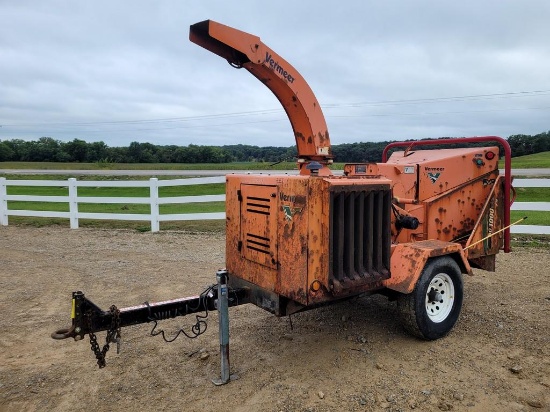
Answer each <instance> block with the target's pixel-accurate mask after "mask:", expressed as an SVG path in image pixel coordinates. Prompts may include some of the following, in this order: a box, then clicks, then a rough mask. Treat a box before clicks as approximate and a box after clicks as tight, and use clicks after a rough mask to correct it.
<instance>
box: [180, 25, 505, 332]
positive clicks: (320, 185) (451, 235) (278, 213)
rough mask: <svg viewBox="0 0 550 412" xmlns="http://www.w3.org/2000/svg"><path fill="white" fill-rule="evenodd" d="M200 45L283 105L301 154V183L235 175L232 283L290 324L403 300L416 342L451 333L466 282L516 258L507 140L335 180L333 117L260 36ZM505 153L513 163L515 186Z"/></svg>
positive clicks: (395, 161)
mask: <svg viewBox="0 0 550 412" xmlns="http://www.w3.org/2000/svg"><path fill="white" fill-rule="evenodd" d="M190 40H191V41H193V42H194V43H197V44H198V45H200V46H202V47H204V48H206V49H208V50H210V51H211V52H213V53H215V54H217V55H219V56H221V57H223V58H225V59H226V60H228V61H229V63H230V64H231V65H232V66H235V67H239V68H241V67H242V68H245V69H246V70H248V71H249V72H250V73H252V75H254V76H255V77H256V78H258V79H259V80H260V81H261V82H262V83H264V84H265V86H267V87H268V88H269V89H270V90H271V91H272V92H273V93H274V94H275V96H277V98H278V99H279V101H280V102H281V104H282V106H283V107H284V109H285V111H286V113H287V115H288V117H289V119H290V122H291V125H292V129H293V131H294V135H295V138H296V144H297V149H298V168H299V175H276V174H249V175H228V177H227V188H226V219H227V248H226V255H227V258H226V265H227V270H228V273H229V276H228V279H229V281H228V282H229V285H231V286H232V287H235V288H248V289H249V291H250V300H251V302H252V303H254V304H256V305H258V306H260V307H262V308H264V309H266V310H268V311H270V312H272V313H274V314H276V315H278V316H282V315H288V314H292V313H295V312H297V311H300V310H304V309H308V308H311V307H315V306H318V305H321V304H326V303H328V302H332V301H336V300H339V299H342V298H346V297H349V296H354V295H357V294H361V293H365V292H381V293H384V294H387V295H388V296H390V297H393V298H395V299H397V300H398V307H399V308H400V313H401V315H402V319H403V320H404V324H405V326H406V327H407V329H409V330H410V331H411V332H413V333H414V334H416V335H417V336H420V337H422V338H425V339H436V338H439V337H441V336H443V335H445V334H446V333H447V332H448V331H449V330H450V329H451V328H452V327H453V325H454V323H455V321H456V319H457V318H458V313H459V312H460V308H461V305H462V289H463V284H462V276H461V275H462V274H471V273H472V267H479V268H483V269H486V270H493V271H494V270H495V255H496V254H497V253H498V252H499V251H500V250H501V249H502V248H503V246H505V249H509V246H508V245H509V243H508V242H509V240H508V236H509V233H508V231H507V230H504V231H500V232H498V231H499V230H500V229H502V228H504V227H505V226H507V225H508V224H509V207H510V200H509V191H510V189H511V186H510V174H509V157H510V152H509V146H508V144H507V142H506V141H505V140H503V139H501V138H498V137H484V138H467V139H452V143H463V144H464V143H470V142H480V141H482V142H485V141H487V142H489V143H490V144H489V145H488V146H486V147H466V148H460V149H454V148H453V149H449V148H445V146H443V147H441V148H439V147H436V148H435V149H434V148H431V149H430V150H420V149H418V148H419V147H420V146H421V145H425V144H427V143H430V144H431V145H432V146H436V145H441V143H444V144H447V143H449V141H448V140H444V141H439V140H434V141H428V142H426V141H422V144H418V145H417V147H412V148H411V147H407V146H405V145H404V144H401V145H402V146H403V147H404V149H405V150H401V151H395V152H393V153H392V154H391V156H390V157H389V159H387V160H386V159H384V161H383V162H380V163H365V164H349V165H346V166H345V169H344V174H343V176H334V175H333V173H332V172H331V170H330V168H329V165H330V164H331V163H332V153H331V147H330V140H329V133H328V129H327V125H326V122H325V119H324V116H323V113H322V110H321V107H320V105H319V103H318V101H317V100H316V98H315V96H314V94H313V92H312V91H311V89H310V87H309V86H308V84H307V83H306V81H305V80H304V79H303V77H302V76H301V75H300V74H299V73H298V72H297V70H296V69H295V68H294V67H292V66H291V65H290V64H289V63H288V62H287V61H286V60H284V59H283V58H282V57H280V56H279V55H278V54H276V53H275V52H273V51H272V50H271V49H270V48H268V47H267V46H266V45H265V44H263V43H262V42H261V41H260V39H259V38H258V37H256V36H254V35H251V34H248V33H245V32H242V31H239V30H236V29H233V28H231V27H228V26H224V25H222V24H219V23H216V22H214V21H210V20H207V21H203V22H200V23H197V24H194V25H192V26H191V29H190ZM497 144H499V145H500V146H502V148H503V150H504V152H505V153H506V162H507V173H506V174H505V175H504V176H503V175H501V174H500V173H499V169H498V160H499V153H500V150H501V149H500V148H499V147H498V146H497ZM407 145H412V144H411V143H410V142H409V143H407ZM417 149H418V150H417ZM493 233H495V235H494V236H491V234H493ZM485 237H487V239H485V240H484V241H483V242H479V243H477V244H475V245H473V246H472V247H471V248H468V246H469V245H471V244H474V243H475V242H477V241H479V240H481V239H483V238H485ZM505 244H506V245H505ZM506 251H508V250H506Z"/></svg>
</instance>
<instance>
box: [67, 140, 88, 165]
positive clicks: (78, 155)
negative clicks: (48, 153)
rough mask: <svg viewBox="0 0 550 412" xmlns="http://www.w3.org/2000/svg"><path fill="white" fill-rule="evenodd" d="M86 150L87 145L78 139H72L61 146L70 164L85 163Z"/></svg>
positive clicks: (86, 157)
mask: <svg viewBox="0 0 550 412" xmlns="http://www.w3.org/2000/svg"><path fill="white" fill-rule="evenodd" d="M88 148H89V145H88V143H86V142H85V141H84V140H80V139H74V140H73V141H72V142H69V143H65V144H64V145H63V150H64V151H65V152H66V153H67V154H68V156H69V159H70V160H69V161H71V162H85V161H86V160H87V159H88Z"/></svg>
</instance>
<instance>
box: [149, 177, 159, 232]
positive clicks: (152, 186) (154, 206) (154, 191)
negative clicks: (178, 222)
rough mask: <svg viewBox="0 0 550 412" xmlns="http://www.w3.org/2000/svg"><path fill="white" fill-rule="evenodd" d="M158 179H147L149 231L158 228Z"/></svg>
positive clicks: (157, 229)
mask: <svg viewBox="0 0 550 412" xmlns="http://www.w3.org/2000/svg"><path fill="white" fill-rule="evenodd" d="M158 183H159V180H158V179H157V178H156V177H152V178H151V179H149V190H150V192H149V193H150V195H149V197H150V198H151V232H158V231H159V230H160V224H159V215H160V213H159V185H158Z"/></svg>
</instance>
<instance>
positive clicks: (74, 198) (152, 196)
mask: <svg viewBox="0 0 550 412" xmlns="http://www.w3.org/2000/svg"><path fill="white" fill-rule="evenodd" d="M209 183H225V176H215V177H203V178H192V179H174V180H158V179H157V178H152V179H149V180H131V181H122V180H117V181H78V180H76V179H74V178H71V179H68V181H67V180H7V179H6V178H3V177H2V178H0V224H1V225H3V226H7V225H8V216H35V217H58V218H67V219H69V220H70V225H71V229H78V220H79V219H107V220H138V221H139V220H143V221H150V222H151V231H152V232H158V231H159V229H160V222H166V221H170V220H212V219H225V213H223V212H221V213H192V214H191V213H187V214H186V213H180V214H160V211H159V206H160V205H166V204H184V203H197V202H224V201H225V195H205V196H178V197H159V191H158V189H159V187H166V186H188V185H197V184H209ZM8 186H54V187H68V189H69V195H68V196H31V195H8V194H7V187H8ZM79 187H98V188H103V187H148V188H149V196H148V197H95V196H94V197H84V196H78V188H79ZM10 200H11V201H25V202H61V203H69V211H68V212H54V211H36V210H10V209H8V201H10ZM80 203H111V204H112V203H115V204H116V203H119V204H147V205H149V206H150V213H147V214H143V213H142V214H138V213H85V212H79V210H78V205H79V204H80Z"/></svg>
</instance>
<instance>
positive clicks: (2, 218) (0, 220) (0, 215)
mask: <svg viewBox="0 0 550 412" xmlns="http://www.w3.org/2000/svg"><path fill="white" fill-rule="evenodd" d="M7 195H8V191H7V189H6V178H5V177H0V224H1V225H2V226H7V225H8V200H7V199H6V196H7Z"/></svg>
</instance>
